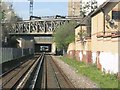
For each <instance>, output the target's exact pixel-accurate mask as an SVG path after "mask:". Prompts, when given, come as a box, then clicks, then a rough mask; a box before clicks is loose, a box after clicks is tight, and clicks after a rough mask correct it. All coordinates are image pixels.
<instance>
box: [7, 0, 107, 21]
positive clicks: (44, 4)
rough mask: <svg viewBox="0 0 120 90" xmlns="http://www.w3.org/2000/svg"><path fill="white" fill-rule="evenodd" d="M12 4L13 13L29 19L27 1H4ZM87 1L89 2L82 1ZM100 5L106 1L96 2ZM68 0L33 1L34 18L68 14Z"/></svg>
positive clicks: (99, 0)
mask: <svg viewBox="0 0 120 90" xmlns="http://www.w3.org/2000/svg"><path fill="white" fill-rule="evenodd" d="M6 1H7V2H9V1H10V2H11V3H12V4H13V9H14V11H15V13H16V14H17V15H18V16H20V17H22V18H23V19H29V1H28V0H6ZM76 1H77V0H76ZM83 1H89V0H83ZM97 1H98V4H99V5H101V4H102V3H103V2H104V1H106V0H97ZM67 10H68V0H34V4H33V15H34V16H55V15H63V16H67V14H68V11H67Z"/></svg>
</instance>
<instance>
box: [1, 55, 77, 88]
mask: <svg viewBox="0 0 120 90" xmlns="http://www.w3.org/2000/svg"><path fill="white" fill-rule="evenodd" d="M0 80H2V84H1V85H2V88H3V89H6V88H9V89H24V88H27V89H32V90H33V89H49V88H56V89H62V88H75V87H74V85H73V84H72V83H71V81H70V80H69V79H68V77H67V76H66V75H65V74H64V72H63V71H62V70H61V69H60V68H59V66H58V65H57V64H56V63H55V61H54V60H53V59H52V57H51V56H50V55H45V54H44V53H43V54H41V55H40V56H39V57H38V55H37V56H35V58H33V59H31V60H28V61H27V62H25V63H23V64H22V65H20V66H19V67H17V68H16V69H14V70H13V71H11V72H9V73H8V74H6V75H5V76H3V77H2V78H0Z"/></svg>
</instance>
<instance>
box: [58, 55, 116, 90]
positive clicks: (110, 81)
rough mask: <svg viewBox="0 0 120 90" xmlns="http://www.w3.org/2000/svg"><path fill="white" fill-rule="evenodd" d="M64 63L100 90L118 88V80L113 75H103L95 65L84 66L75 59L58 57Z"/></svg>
mask: <svg viewBox="0 0 120 90" xmlns="http://www.w3.org/2000/svg"><path fill="white" fill-rule="evenodd" d="M60 58H61V59H62V60H63V61H64V62H65V63H67V64H68V65H70V66H72V67H73V68H74V69H75V70H76V72H77V73H79V74H82V75H85V76H86V77H88V78H90V79H91V80H92V81H94V82H95V83H97V85H98V86H99V87H100V88H107V89H108V88H111V89H115V88H118V79H117V77H116V76H115V75H110V74H103V73H102V72H101V71H100V70H98V69H97V68H96V66H95V65H86V64H85V63H83V62H79V61H77V60H75V59H71V58H67V57H60Z"/></svg>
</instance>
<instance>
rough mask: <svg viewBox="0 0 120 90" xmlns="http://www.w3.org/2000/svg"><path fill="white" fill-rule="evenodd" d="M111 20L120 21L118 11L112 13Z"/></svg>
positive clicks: (119, 12)
mask: <svg viewBox="0 0 120 90" xmlns="http://www.w3.org/2000/svg"><path fill="white" fill-rule="evenodd" d="M112 19H114V20H120V11H112Z"/></svg>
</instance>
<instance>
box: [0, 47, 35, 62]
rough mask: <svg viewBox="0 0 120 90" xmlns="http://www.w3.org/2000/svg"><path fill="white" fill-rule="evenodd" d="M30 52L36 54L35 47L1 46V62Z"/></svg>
mask: <svg viewBox="0 0 120 90" xmlns="http://www.w3.org/2000/svg"><path fill="white" fill-rule="evenodd" d="M30 54H34V50H33V49H29V48H27V49H22V48H0V64H1V63H4V62H8V61H11V60H14V59H18V58H21V57H24V56H27V55H30Z"/></svg>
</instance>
